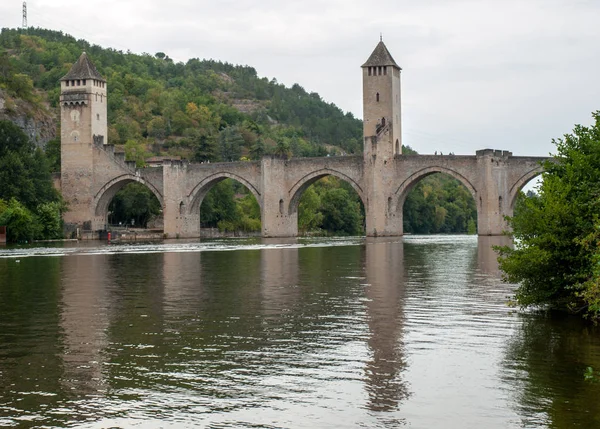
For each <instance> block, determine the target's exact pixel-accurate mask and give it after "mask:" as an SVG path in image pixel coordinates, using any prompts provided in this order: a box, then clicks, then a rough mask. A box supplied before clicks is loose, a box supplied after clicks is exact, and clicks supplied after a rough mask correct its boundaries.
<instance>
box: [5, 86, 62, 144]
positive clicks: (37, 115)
mask: <svg viewBox="0 0 600 429" xmlns="http://www.w3.org/2000/svg"><path fill="white" fill-rule="evenodd" d="M0 121H11V122H14V123H15V124H16V125H17V126H18V127H19V128H21V129H22V130H23V132H24V133H25V134H27V136H28V137H29V139H30V140H31V141H32V142H33V143H34V144H35V145H36V146H37V147H40V148H42V149H44V148H45V147H46V143H48V142H49V141H50V140H52V139H53V138H55V137H56V135H57V134H56V133H57V126H56V124H57V119H56V114H55V112H53V111H52V110H50V108H48V109H46V108H40V107H38V106H35V105H33V104H32V103H29V102H26V101H23V100H20V99H15V98H12V97H10V96H8V95H7V94H6V93H5V92H4V91H2V90H1V89H0Z"/></svg>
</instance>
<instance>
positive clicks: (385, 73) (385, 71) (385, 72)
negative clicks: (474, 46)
mask: <svg viewBox="0 0 600 429" xmlns="http://www.w3.org/2000/svg"><path fill="white" fill-rule="evenodd" d="M383 74H384V76H385V75H387V67H386V66H383ZM84 82H85V81H84Z"/></svg>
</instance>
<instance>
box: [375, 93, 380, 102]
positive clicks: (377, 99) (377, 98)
mask: <svg viewBox="0 0 600 429" xmlns="http://www.w3.org/2000/svg"><path fill="white" fill-rule="evenodd" d="M375 101H377V102H379V93H377V94H375Z"/></svg>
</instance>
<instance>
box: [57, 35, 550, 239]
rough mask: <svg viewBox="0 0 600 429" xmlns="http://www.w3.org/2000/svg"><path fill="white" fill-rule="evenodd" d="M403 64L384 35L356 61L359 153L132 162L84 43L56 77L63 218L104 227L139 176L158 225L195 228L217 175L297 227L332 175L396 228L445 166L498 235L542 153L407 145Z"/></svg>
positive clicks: (189, 231)
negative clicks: (309, 198)
mask: <svg viewBox="0 0 600 429" xmlns="http://www.w3.org/2000/svg"><path fill="white" fill-rule="evenodd" d="M400 71H401V69H400V67H399V66H398V65H397V64H396V62H395V61H394V59H393V58H392V56H391V54H390V53H389V51H388V50H387V48H386V46H385V45H384V44H383V41H380V42H379V44H378V45H377V46H376V48H375V50H374V51H373V53H372V54H371V56H370V57H369V59H368V60H367V62H366V63H365V64H363V65H362V73H363V112H364V115H363V116H364V118H363V138H364V151H363V155H362V156H342V157H327V158H300V159H291V160H283V159H280V158H275V157H266V158H263V159H262V160H261V161H257V162H232V163H214V164H190V163H186V162H176V161H166V162H164V163H163V165H162V166H160V167H152V168H144V169H136V168H135V163H132V162H126V161H125V158H124V154H122V153H115V151H114V146H112V145H111V144H105V143H107V142H106V141H105V136H107V135H108V126H107V107H106V104H107V103H106V100H107V98H106V97H107V88H106V80H105V79H104V78H103V77H102V76H101V75H100V73H98V71H97V70H96V68H95V67H94V65H93V64H92V63H91V61H90V60H89V58H88V57H87V55H86V54H85V52H84V53H83V54H82V55H81V57H80V58H79V60H78V61H77V63H75V64H74V65H73V67H72V68H71V70H70V71H69V73H67V74H66V75H65V76H64V77H63V78H62V79H61V96H60V106H61V157H62V158H61V180H60V188H61V191H62V195H63V197H64V199H65V200H66V201H67V203H68V204H69V211H68V212H67V213H65V215H64V220H65V224H66V226H67V228H69V227H70V228H75V227H79V228H83V229H92V230H101V229H104V228H105V226H106V224H107V215H108V206H109V204H110V201H111V200H112V198H113V197H114V195H115V194H116V193H117V191H118V190H119V189H121V188H122V187H123V186H125V185H126V184H127V183H130V182H139V183H142V184H144V185H146V186H147V187H148V188H149V189H151V190H152V192H153V193H154V195H156V197H157V198H158V200H159V201H160V204H161V205H162V209H163V216H164V232H165V233H166V234H167V235H168V236H169V237H198V236H200V206H201V204H202V200H203V198H204V197H205V196H206V194H207V193H208V192H209V191H210V189H211V188H212V187H213V186H214V185H215V184H216V183H218V182H219V181H221V180H224V179H226V178H231V179H235V180H237V181H239V182H240V183H242V184H243V185H245V186H246V187H247V188H248V189H249V190H250V191H251V192H252V194H254V196H255V197H256V199H257V201H258V204H259V205H260V211H261V221H262V234H263V236H265V237H292V236H295V235H297V233H298V203H299V201H300V197H301V196H302V193H303V192H304V190H306V188H307V187H308V186H310V185H311V184H312V183H313V182H315V181H317V180H319V179H320V178H322V177H324V176H328V175H332V176H336V177H339V178H340V179H342V180H345V181H346V182H348V183H349V184H350V185H352V187H353V188H354V189H355V190H356V192H357V193H358V195H359V196H360V198H361V200H362V202H363V204H364V207H365V217H366V234H367V235H369V236H395V235H402V207H403V204H404V201H405V199H406V196H407V194H408V192H409V191H410V190H411V189H412V187H413V186H414V185H415V184H416V183H417V182H418V181H419V180H421V179H422V178H424V177H425V176H427V175H429V174H433V173H445V174H448V175H450V176H452V177H454V178H456V179H458V180H459V181H460V182H461V183H462V184H463V185H465V187H466V188H467V189H468V190H469V191H470V192H471V194H472V195H473V198H474V199H475V202H476V205H477V231H478V233H479V234H480V235H498V234H502V232H503V231H504V230H505V229H506V227H507V225H506V223H505V221H504V217H505V216H506V215H509V216H510V215H512V213H513V206H514V202H515V199H516V196H517V195H518V193H519V191H520V190H521V188H522V187H523V186H524V185H525V184H526V183H527V182H528V181H529V180H531V179H532V178H533V177H535V176H536V175H538V174H540V173H541V172H542V169H541V166H540V161H542V160H543V159H544V158H537V157H518V156H512V153H510V152H506V151H497V150H490V149H485V150H480V151H477V153H476V155H474V156H454V155H450V156H448V155H447V156H442V155H433V156H432V155H403V154H402V129H401V117H402V116H401V94H400Z"/></svg>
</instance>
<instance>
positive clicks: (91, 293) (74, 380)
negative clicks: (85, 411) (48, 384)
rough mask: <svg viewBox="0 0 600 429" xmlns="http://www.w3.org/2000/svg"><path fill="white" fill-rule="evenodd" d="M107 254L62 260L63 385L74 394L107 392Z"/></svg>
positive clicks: (109, 312) (108, 297)
mask: <svg viewBox="0 0 600 429" xmlns="http://www.w3.org/2000/svg"><path fill="white" fill-rule="evenodd" d="M108 259H109V257H108V256H104V255H102V256H98V257H95V258H90V257H86V256H74V257H72V258H64V259H62V262H63V264H62V272H61V277H62V290H61V292H62V294H61V302H60V328H61V332H62V345H63V351H62V354H61V357H62V366H63V371H64V372H63V375H62V377H61V379H60V381H61V384H62V388H63V389H65V391H67V392H71V393H72V394H75V395H87V394H92V393H98V392H101V391H104V390H105V388H106V386H105V383H106V380H105V376H104V371H103V365H104V362H105V358H106V356H105V354H104V351H105V350H104V349H105V348H106V346H107V345H108V339H107V336H106V333H107V330H108V326H109V324H110V321H111V319H112V314H111V308H112V305H111V303H110V302H109V300H110V295H109V294H108V291H107V283H108V282H109V280H108V276H109V274H110V273H109V264H108Z"/></svg>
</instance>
